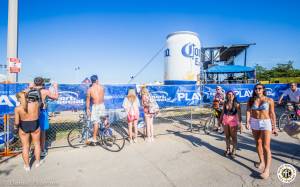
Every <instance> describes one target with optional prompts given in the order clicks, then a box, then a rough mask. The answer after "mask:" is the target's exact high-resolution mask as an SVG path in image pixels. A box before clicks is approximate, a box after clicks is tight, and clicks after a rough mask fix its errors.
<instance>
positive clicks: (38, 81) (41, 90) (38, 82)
mask: <svg viewBox="0 0 300 187" xmlns="http://www.w3.org/2000/svg"><path fill="white" fill-rule="evenodd" d="M52 87H53V89H52V90H51V91H50V90H49V89H46V88H45V87H44V79H43V78H42V77H36V78H35V79H34V86H33V88H31V90H37V92H38V94H39V98H40V99H39V100H40V101H39V102H40V115H39V124H40V128H41V157H45V156H46V155H47V150H46V148H45V141H46V131H47V130H48V129H49V118H48V109H47V99H52V100H57V99H58V96H59V94H58V85H57V83H54V84H52ZM29 92H30V91H29Z"/></svg>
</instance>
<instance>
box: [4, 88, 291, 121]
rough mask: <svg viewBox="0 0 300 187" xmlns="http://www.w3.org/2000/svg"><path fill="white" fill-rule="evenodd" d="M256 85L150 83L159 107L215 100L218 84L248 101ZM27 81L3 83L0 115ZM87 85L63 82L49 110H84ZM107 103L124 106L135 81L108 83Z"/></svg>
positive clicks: (273, 92)
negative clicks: (132, 82)
mask: <svg viewBox="0 0 300 187" xmlns="http://www.w3.org/2000/svg"><path fill="white" fill-rule="evenodd" d="M254 85H255V84H221V85H216V84H207V85H201V86H196V85H155V86H147V88H148V89H149V91H150V93H151V95H152V96H153V97H154V98H155V100H156V101H157V103H158V105H159V107H160V108H166V107H184V106H197V105H200V104H201V103H212V100H213V96H214V94H215V89H216V86H221V87H222V88H223V89H224V90H225V92H227V91H229V90H233V91H234V92H235V94H236V96H237V100H238V101H239V102H241V103H245V102H247V101H248V99H249V98H250V97H251V96H252V93H253V88H254ZM265 86H266V92H267V96H268V97H271V98H273V99H274V100H275V101H277V100H278V99H279V97H280V95H281V94H282V92H283V91H284V90H286V89H287V88H288V85H287V84H266V85H265ZM27 87H28V84H0V115H3V114H11V113H13V111H14V108H15V106H16V104H17V98H16V93H18V92H20V91H22V90H24V89H26V88H27ZM88 87H89V85H86V84H60V85H59V94H60V95H59V98H58V100H57V101H49V102H48V109H49V111H50V112H53V111H67V110H84V109H85V101H86V91H87V89H88ZM104 88H105V96H104V104H105V107H106V108H107V109H119V108H122V104H123V100H124V98H125V97H126V95H127V92H128V89H130V88H136V85H135V84H128V85H105V86H104Z"/></svg>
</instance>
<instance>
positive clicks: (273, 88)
mask: <svg viewBox="0 0 300 187" xmlns="http://www.w3.org/2000/svg"><path fill="white" fill-rule="evenodd" d="M217 86H221V87H222V88H223V90H224V91H225V93H226V92H227V91H229V90H232V91H234V93H235V95H236V97H237V100H238V101H239V102H240V103H246V102H247V101H248V100H249V98H250V97H251V96H252V93H253V88H254V86H255V84H220V85H217V84H206V85H203V88H202V90H203V102H204V103H212V101H213V97H214V95H215V93H216V87H217ZM265 87H266V93H267V96H268V97H270V98H272V99H274V101H278V99H279V97H280V96H281V94H282V93H283V91H284V90H286V89H288V88H289V87H288V84H265Z"/></svg>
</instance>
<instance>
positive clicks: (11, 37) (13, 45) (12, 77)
mask: <svg viewBox="0 0 300 187" xmlns="http://www.w3.org/2000/svg"><path fill="white" fill-rule="evenodd" d="M10 58H16V59H17V58H18V0H8V25H7V66H8V68H7V79H8V80H9V81H11V82H16V80H17V73H11V72H10V69H9V62H10V60H9V59H10Z"/></svg>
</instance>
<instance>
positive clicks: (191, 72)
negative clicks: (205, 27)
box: [164, 31, 201, 84]
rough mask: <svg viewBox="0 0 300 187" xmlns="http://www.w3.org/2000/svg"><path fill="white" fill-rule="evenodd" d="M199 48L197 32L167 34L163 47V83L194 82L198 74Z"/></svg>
mask: <svg viewBox="0 0 300 187" xmlns="http://www.w3.org/2000/svg"><path fill="white" fill-rule="evenodd" d="M200 49H201V45H200V40H199V38H198V34H197V33H194V32H189V31H180V32H175V33H172V34H169V35H168V36H167V41H166V49H165V75H164V80H165V84H195V83H196V81H197V80H198V79H197V78H198V76H199V74H200V59H201V58H200V51H201V50H200Z"/></svg>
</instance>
